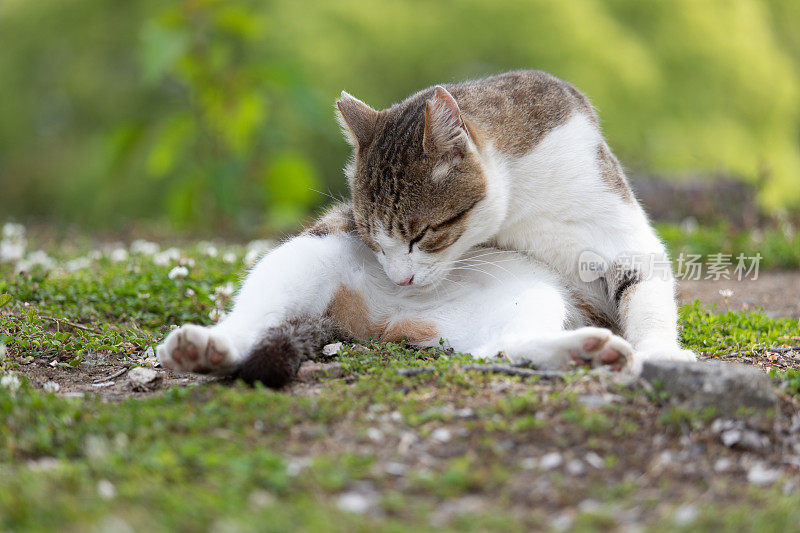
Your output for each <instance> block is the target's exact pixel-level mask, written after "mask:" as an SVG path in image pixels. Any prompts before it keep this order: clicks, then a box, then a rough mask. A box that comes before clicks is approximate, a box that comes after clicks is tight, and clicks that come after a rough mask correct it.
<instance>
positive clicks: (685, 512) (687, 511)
mask: <svg viewBox="0 0 800 533" xmlns="http://www.w3.org/2000/svg"><path fill="white" fill-rule="evenodd" d="M698 514H699V513H698V511H697V507H695V506H694V505H691V504H686V505H681V506H680V507H678V508H677V509H676V510H675V514H674V515H672V521H673V522H675V525H677V526H688V525H689V524H691V523H692V522H694V521H695V520H697V515H698Z"/></svg>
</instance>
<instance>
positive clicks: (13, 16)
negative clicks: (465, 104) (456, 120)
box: [0, 0, 800, 235]
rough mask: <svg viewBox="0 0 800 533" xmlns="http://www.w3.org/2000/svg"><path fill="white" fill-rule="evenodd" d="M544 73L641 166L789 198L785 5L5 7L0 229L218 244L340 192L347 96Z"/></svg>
mask: <svg viewBox="0 0 800 533" xmlns="http://www.w3.org/2000/svg"><path fill="white" fill-rule="evenodd" d="M516 68H538V69H543V70H547V71H549V72H552V73H554V74H556V75H557V76H559V77H562V78H564V79H566V80H568V81H570V82H573V83H574V84H576V85H577V86H578V87H579V88H581V89H582V90H583V91H584V92H585V93H586V94H587V95H588V96H589V97H590V98H591V99H592V101H593V103H594V104H595V106H596V107H597V108H598V111H599V113H600V116H601V120H602V124H603V127H604V129H605V131H606V133H607V135H608V137H609V140H610V143H611V145H612V147H613V148H614V149H615V151H616V152H617V154H618V156H620V158H621V159H622V160H623V162H624V163H625V165H626V166H627V167H628V168H629V169H631V170H632V171H634V172H644V173H657V174H664V175H668V176H671V177H674V178H675V179H680V178H681V176H686V175H698V174H699V175H712V174H725V175H730V176H734V177H736V178H738V179H741V180H746V181H749V182H752V183H755V184H757V186H758V188H759V191H760V192H759V194H760V198H759V201H760V203H761V205H762V206H763V207H764V208H765V209H767V210H781V209H792V208H795V207H797V206H798V204H800V2H798V1H796V0H769V1H767V0H761V1H759V0H674V1H643V0H568V1H565V0H561V1H559V0H547V1H521V0H494V1H492V2H486V1H484V0H463V1H455V0H441V1H431V0H403V1H400V0H386V1H380V2H378V1H375V2H372V1H355V0H339V1H337V2H329V1H323V0H307V1H302V2H298V1H293V0H263V1H248V0H172V1H165V0H126V1H125V2H119V1H115V0H37V1H31V0H5V1H4V2H2V3H0V210H1V211H2V213H3V219H8V218H15V219H17V220H21V221H29V220H43V221H46V222H51V223H54V224H59V225H64V224H75V225H78V226H79V227H85V228H88V229H105V230H111V231H114V230H117V229H121V228H125V227H130V226H131V225H132V224H133V225H138V224H145V225H146V224H151V225H154V226H156V225H157V226H159V227H166V228H177V229H181V228H192V229H193V230H197V231H204V232H212V233H218V234H227V235H231V234H233V235H237V234H238V235H252V234H254V233H258V232H263V231H275V230H282V229H287V228H290V227H292V226H294V225H295V224H297V223H298V222H299V221H300V220H302V219H303V217H304V216H306V215H307V214H308V213H309V212H310V211H311V210H313V209H314V208H315V207H317V206H319V205H320V204H323V203H325V202H326V201H328V199H327V198H326V195H327V194H328V193H331V194H333V195H337V194H341V193H344V180H343V178H342V175H341V168H342V166H343V165H344V163H345V161H346V159H347V157H348V148H347V146H346V144H345V143H344V141H343V140H342V139H341V136H340V133H339V131H338V127H337V125H336V123H335V121H334V119H333V102H334V100H335V99H336V98H337V96H338V94H339V92H340V91H341V90H342V89H346V90H348V91H349V92H351V93H352V94H355V95H356V96H358V97H360V98H362V99H363V100H365V101H367V102H368V103H370V104H371V105H373V106H374V107H378V108H381V107H385V106H388V105H390V104H391V103H392V102H396V101H398V100H401V99H402V98H403V97H405V96H406V95H408V94H410V93H412V92H414V91H415V90H418V89H420V88H423V87H426V86H429V85H431V84H434V83H437V82H447V81H456V80H461V79H466V78H472V77H479V76H484V75H488V74H492V73H497V72H501V71H505V70H510V69H516Z"/></svg>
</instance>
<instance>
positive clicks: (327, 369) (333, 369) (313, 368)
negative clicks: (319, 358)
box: [297, 361, 344, 381]
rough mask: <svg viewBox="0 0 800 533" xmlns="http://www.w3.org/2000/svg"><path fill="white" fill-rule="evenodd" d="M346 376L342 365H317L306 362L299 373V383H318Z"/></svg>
mask: <svg viewBox="0 0 800 533" xmlns="http://www.w3.org/2000/svg"><path fill="white" fill-rule="evenodd" d="M343 375H344V369H343V368H342V365H341V363H317V362H315V361H306V362H305V363H303V366H301V367H300V370H299V371H298V372H297V379H298V380H299V381H317V380H320V379H325V378H340V377H342V376H343Z"/></svg>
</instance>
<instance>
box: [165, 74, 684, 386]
mask: <svg viewBox="0 0 800 533" xmlns="http://www.w3.org/2000/svg"><path fill="white" fill-rule="evenodd" d="M337 107H338V110H339V118H340V122H341V123H342V126H343V129H344V131H345V135H346V137H347V138H348V140H349V142H350V143H351V144H352V145H353V147H354V156H353V160H352V162H351V164H350V165H348V167H347V169H346V174H347V176H348V181H349V185H350V190H351V194H352V202H351V203H349V204H343V205H340V206H337V207H335V208H334V209H332V210H331V211H330V212H329V213H328V214H327V215H325V216H324V217H323V218H322V219H321V220H320V221H319V222H318V224H317V226H315V227H314V228H312V229H311V230H310V231H308V232H307V234H306V235H304V236H301V237H298V238H296V239H294V240H292V241H289V242H288V243H286V244H284V245H283V246H282V247H281V248H279V249H278V250H277V251H276V252H274V253H273V254H270V255H269V256H267V257H266V258H265V259H264V260H263V261H262V262H261V263H260V264H259V265H258V266H257V267H256V268H255V270H254V271H253V272H252V273H251V274H250V276H249V277H248V279H247V280H246V281H245V284H244V286H243V287H242V290H241V291H240V293H239V295H238V297H237V300H236V303H235V305H234V309H233V312H232V313H231V315H230V316H229V317H228V318H227V319H226V320H225V321H223V322H222V323H221V324H219V325H217V326H214V327H213V328H210V329H202V328H198V327H196V326H184V327H183V328H180V329H179V330H176V331H175V332H173V333H172V334H171V335H170V337H168V338H167V340H166V342H165V343H164V344H163V345H162V346H161V347H159V357H160V358H161V360H162V362H163V363H164V364H165V366H171V367H173V368H179V369H184V370H203V371H211V370H214V371H216V372H218V373H225V372H232V371H235V370H238V369H240V368H242V367H243V366H244V368H245V369H249V370H246V371H245V370H243V371H244V372H245V374H246V375H252V376H255V377H256V378H258V379H261V377H263V376H265V375H266V374H269V373H270V372H273V373H275V374H276V375H278V374H280V372H281V369H276V368H275V364H277V363H274V361H276V360H278V359H279V358H278V359H276V358H274V357H272V358H269V357H265V356H263V354H264V353H266V352H269V351H270V350H272V351H273V352H274V351H275V350H274V349H273V348H274V347H275V345H276V343H275V342H273V341H269V342H261V343H259V339H260V338H262V337H263V338H265V339H269V338H272V339H277V338H282V339H287V338H289V337H290V336H291V334H292V333H293V332H296V330H299V329H302V328H305V330H304V331H305V333H306V334H307V336H308V338H313V340H314V341H315V342H317V341H320V338H318V337H319V336H318V335H317V336H315V335H316V334H315V335H312V334H311V333H310V332H309V331H310V330H308V327H307V326H308V325H307V324H306V323H301V322H298V321H297V320H294V321H292V320H293V319H294V318H296V317H299V316H301V315H304V316H311V317H321V316H323V315H326V314H327V315H330V316H333V317H334V320H333V324H335V325H336V326H337V327H340V328H343V329H344V330H345V331H346V332H347V333H349V334H350V335H352V336H354V337H356V338H364V337H365V334H366V333H369V335H367V336H376V337H383V338H394V337H393V335H392V334H391V333H392V332H393V331H394V329H393V326H394V325H396V324H401V325H402V327H399V328H398V331H400V330H402V333H404V334H405V336H407V337H408V338H409V339H411V340H412V341H417V343H418V344H422V345H425V343H426V342H428V343H430V342H435V341H434V340H431V339H434V338H435V337H437V336H441V337H443V338H444V339H445V340H446V341H448V342H450V344H451V345H452V346H453V347H454V348H456V349H458V350H461V351H468V352H471V353H474V354H476V355H479V356H486V355H492V353H491V352H493V351H505V352H506V353H507V355H509V356H510V357H511V358H527V359H532V360H534V361H535V362H539V363H542V364H548V365H552V364H556V363H557V364H558V365H561V364H563V363H564V362H566V361H568V360H569V359H568V358H567V357H565V356H564V354H565V353H566V354H567V356H569V354H570V352H571V353H572V355H573V356H577V357H578V358H579V359H580V358H581V357H582V356H586V357H588V358H589V359H592V360H593V361H595V362H596V363H600V362H608V363H610V364H612V365H617V366H619V365H620V364H621V363H622V362H627V363H630V364H631V366H632V368H633V369H634V371H637V370H639V369H640V368H641V364H642V362H643V361H644V360H647V359H654V358H660V359H678V360H693V359H694V358H695V356H694V354H693V353H692V352H691V351H688V350H683V349H681V348H680V347H679V345H678V342H677V311H676V306H675V302H674V280H673V278H672V275H671V272H670V270H669V269H668V268H666V269H664V268H660V269H657V268H656V267H658V266H663V265H664V264H668V259H667V256H666V253H665V251H664V247H663V245H662V244H661V242H660V241H659V239H658V238H657V236H656V235H655V232H654V231H653V229H652V228H651V226H650V224H649V222H648V220H647V217H646V215H645V214H644V212H643V211H642V209H641V207H640V206H639V204H638V203H637V201H636V199H635V198H634V196H633V194H632V193H631V191H630V188H629V187H628V184H627V182H626V180H625V176H624V173H623V171H622V168H621V167H620V165H619V163H618V161H617V159H616V158H615V157H614V156H613V155H612V153H611V151H610V150H609V148H608V146H607V144H606V143H605V141H604V139H603V137H602V134H601V131H600V127H599V124H598V119H597V116H596V114H595V112H594V110H593V108H592V107H591V104H590V103H589V102H588V100H587V99H586V98H585V97H584V96H583V95H582V94H581V93H580V92H579V91H578V90H577V89H575V88H574V87H573V86H572V85H570V84H568V83H566V82H564V81H561V80H559V79H557V78H555V77H553V76H550V75H549V74H546V73H543V72H538V71H520V72H510V73H506V74H501V75H498V76H493V77H490V78H486V79H482V80H477V81H470V82H465V83H460V84H453V85H445V86H436V87H434V88H430V89H426V90H424V91H421V92H419V93H417V94H415V95H412V96H411V97H409V98H408V99H406V100H405V101H403V102H401V103H400V104H397V105H394V106H392V107H391V108H389V109H386V110H383V111H376V110H374V109H372V108H371V107H369V106H368V105H366V104H365V103H363V102H361V101H359V100H357V99H356V98H354V97H352V96H350V95H348V94H347V93H342V98H341V99H340V100H339V101H338V102H337ZM356 234H357V235H356ZM364 244H365V245H366V246H368V247H369V249H371V251H372V252H371V253H368V254H366V255H365V254H364V250H363V245H364ZM482 245H483V246H489V247H490V249H488V251H487V250H486V249H484V248H476V247H478V246H482ZM359 247H362V248H359ZM356 249H360V250H361V251H359V252H357V250H356ZM501 250H508V251H510V252H517V253H523V254H526V255H527V256H529V257H531V258H533V259H536V260H538V261H539V262H541V263H543V264H544V265H547V266H548V267H549V268H548V269H544V270H543V267H541V266H536V265H535V263H532V262H530V261H529V260H528V259H524V258H522V257H520V256H519V255H518V254H514V253H511V254H510V255H504V254H502V253H499V252H500V251H501ZM587 252H591V255H592V257H595V258H600V261H599V264H601V265H603V270H602V271H600V272H597V275H596V276H594V278H593V279H588V280H587V278H586V277H583V278H582V275H581V274H582V272H581V268H580V260H581V256H582V254H586V253H587ZM481 253H491V254H492V255H490V256H484V257H481V258H478V257H477V256H476V255H475V254H481ZM470 257H472V258H473V259H472V260H478V259H480V260H481V261H488V262H490V263H494V264H493V265H489V264H484V263H479V264H480V267H478V266H476V265H475V264H471V263H469V261H470V260H471V259H470ZM501 257H502V258H503V260H505V261H507V263H508V264H505V263H504V264H503V265H500V264H499V261H501V259H499V258H501ZM462 261H467V262H462ZM362 262H363V263H362ZM374 264H380V266H381V267H382V270H383V272H385V274H381V273H380V272H378V273H376V271H375V269H374V268H373V265H374ZM511 264H513V265H524V267H523V268H521V269H518V270H520V271H518V272H515V273H514V275H508V274H504V273H503V271H502V270H501V269H499V267H500V266H502V267H503V268H510V266H509V265H511ZM362 265H363V266H362ZM456 267H458V268H456ZM476 268H481V269H487V270H488V271H491V272H492V275H494V276H496V277H497V278H498V279H497V280H496V283H489V282H488V281H487V280H486V279H484V278H483V277H482V276H485V274H481V273H478V272H476V271H475V269H476ZM515 268H516V267H515ZM342 269H344V270H342ZM454 269H455V270H454ZM548 270H549V271H550V273H548ZM553 272H555V273H557V274H553ZM554 275H557V276H558V278H557V279H558V281H555V279H556V278H553V276H554ZM348 276H349V277H348ZM353 276H355V277H353ZM359 276H363V279H362V278H360V277H359ZM387 277H388V279H389V280H391V281H392V282H394V285H391V284H388V283H386V282H387V281H388V280H386V278H387ZM454 277H458V278H459V279H458V280H456V279H454ZM517 278H519V279H524V280H526V283H527V284H529V285H530V287H532V289H531V291H532V292H528V291H524V290H523V287H525V286H526V283H523V284H521V285H515V283H516V281H514V280H515V279H517ZM342 280H344V281H342ZM359 280H360V281H359ZM584 280H587V281H584ZM453 283H459V284H460V285H459V290H455V289H453V288H451V289H449V290H445V288H446V287H447V286H449V285H452V284H453ZM542 284H544V285H542ZM512 285H513V286H514V287H516V288H515V291H514V292H511V293H510V292H508V291H507V290H506V289H505V288H504V287H510V286H512ZM541 286H546V287H547V291H545V293H539V292H537V290H540V289H533V287H541ZM437 291H438V294H439V297H442V296H441V295H442V294H443V293H444V292H446V293H447V294H448V295H450V297H451V298H452V300H450V301H449V305H443V304H441V303H440V302H441V301H444V300H439V299H438V298H439V297H437ZM548 291H549V292H548ZM547 294H551V295H552V294H555V295H557V297H553V298H551V297H549V296H547ZM528 297H530V298H532V299H531V300H525V298H528ZM537 298H540V299H541V301H540V303H538V304H536V303H535V300H536V299H537ZM484 300H485V303H483V304H481V305H480V306H479V307H473V306H474V305H476V304H477V303H478V302H482V301H484ZM342 302H345V304H343V305H341V306H340V305H339V304H340V303H342ZM458 302H468V303H465V304H464V305H460V304H459V303H458ZM501 302H505V303H504V304H502V303H501ZM523 302H525V303H523ZM503 305H508V306H511V307H510V309H514V308H515V306H516V307H519V308H520V309H523V308H524V309H527V307H526V305H528V306H533V307H537V305H538V308H537V309H531V310H530V311H529V312H527V311H526V312H523V311H519V315H518V316H519V320H517V318H515V317H516V316H517V315H515V314H514V313H510V312H509V311H506V312H501V311H500V310H499V309H500V308H502V307H503ZM452 306H455V307H456V308H459V309H463V313H461V314H459V313H458V312H452V313H451V312H450V311H449V309H451V307H452ZM496 308H497V309H498V310H497V311H496V310H495V309H496ZM341 309H345V311H342V310H341ZM573 310H574V311H575V312H577V314H578V315H579V317H578V318H575V317H574V316H573V314H574V313H573V312H572V311H573ZM509 313H510V314H509ZM336 316H339V318H338V319H337V318H336ZM343 317H345V318H347V319H346V320H345V319H344V318H343ZM549 318H554V319H555V320H550V319H549ZM351 319H353V320H354V321H355V322H356V323H358V327H355V325H354V323H353V322H352V321H351ZM456 319H457V320H456ZM456 322H459V324H456ZM320 323H321V322H320ZM483 323H487V324H488V325H489V327H488V328H483V327H481V324H483ZM415 324H416V325H423V324H424V326H422V327H421V330H424V331H425V332H426V333H431V335H423V336H419V335H416V332H414V331H411V330H413V329H414V327H415V326H414V325H415ZM580 324H592V325H595V326H602V327H603V328H607V329H602V330H587V335H589V337H588V338H585V337H581V336H580V335H577V336H575V335H572V334H569V333H565V332H563V330H564V329H569V328H572V327H576V326H578V325H580ZM282 325H283V326H282ZM506 325H508V327H507V328H506ZM409 326H414V327H409ZM270 328H271V329H270ZM276 328H277V329H276ZM281 328H282V329H281ZM451 328H452V329H451ZM267 329H269V330H270V331H271V333H270V334H269V335H266V333H265V331H266V330H267ZM312 329H313V328H312ZM318 329H319V328H317V329H315V330H314V331H317V330H318ZM290 330H291V331H290ZM355 330H357V331H355ZM608 330H613V331H614V332H615V333H619V334H621V335H622V336H623V337H625V339H627V341H629V342H630V344H631V345H632V346H633V349H634V352H633V354H632V355H631V353H630V345H628V344H627V343H625V341H622V339H620V338H619V337H617V336H612V334H611V333H610V332H609V331H608ZM434 331H435V334H433V332H434ZM589 331H592V333H589ZM471 332H483V333H480V334H478V335H477V337H476V336H474V335H471ZM462 333H463V334H464V335H468V336H470V339H469V340H468V341H467V340H463V339H462V336H461V335H462ZM265 335H266V336H265ZM481 335H484V336H483V337H481ZM571 335H572V336H575V338H576V339H579V342H577V343H576V342H572V344H570V342H567V341H565V342H566V346H567V348H565V349H561V350H560V351H559V350H558V349H555V348H554V347H553V346H551V345H550V344H548V341H547V340H546V339H547V338H549V336H554V338H556V339H559V342H560V340H561V339H568V338H572V336H571ZM421 337H426V339H427V340H425V339H422V338H421ZM478 337H480V338H478ZM512 338H513V339H515V340H511V339H512ZM209 339H210V341H209ZM436 340H438V338H437V339H436ZM281 342H283V343H284V344H285V342H286V341H285V340H284V341H281ZM537 343H539V344H540V345H541V346H542V348H541V349H540V350H536V349H534V348H533V346H534V345H536V344H537ZM609 343H610V344H609ZM607 345H608V346H607ZM519 346H524V347H525V348H524V351H527V352H528V353H529V355H528V356H526V355H525V354H524V353H522V351H520V349H519V348H518V347H519ZM484 347H488V348H484ZM259 353H261V354H262V355H261V356H260V355H258V354H259ZM270 353H272V352H270ZM546 354H551V355H552V357H553V358H554V359H552V360H551V359H550V358H549V357H550V356H547V355H546ZM559 354H560V355H559ZM601 354H602V356H601ZM294 359H297V358H294ZM294 359H293V361H294ZM266 360H270V361H273V363H269V364H266V363H265V364H266V366H264V365H265V364H261V363H258V361H262V362H263V361H266ZM196 361H206V362H207V363H209V364H206V363H204V365H205V366H198V364H197V363H196ZM214 361H218V362H217V363H216V364H213V365H211V364H210V363H213V362H214ZM259 364H261V366H260V367H259ZM297 364H299V362H297ZM290 366H291V368H294V366H295V363H294V362H293V363H292V364H291V365H290ZM259 376H261V377H259ZM265 379H267V378H265Z"/></svg>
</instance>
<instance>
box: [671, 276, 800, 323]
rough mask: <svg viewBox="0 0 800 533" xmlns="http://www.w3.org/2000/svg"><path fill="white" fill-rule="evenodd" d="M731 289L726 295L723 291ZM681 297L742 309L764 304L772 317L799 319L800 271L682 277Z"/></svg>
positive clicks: (732, 309) (687, 301) (680, 285)
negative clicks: (751, 276) (754, 276)
mask: <svg viewBox="0 0 800 533" xmlns="http://www.w3.org/2000/svg"><path fill="white" fill-rule="evenodd" d="M726 290H732V291H733V294H732V295H731V296H729V297H728V298H727V304H726V301H725V300H726V297H725V296H723V295H722V294H720V291H726ZM678 299H679V300H680V302H681V303H689V302H693V301H694V300H695V299H699V300H700V302H701V303H702V304H703V305H707V306H710V305H713V304H716V305H717V309H718V310H721V311H724V310H725V309H726V305H727V308H729V309H730V310H731V311H742V310H747V309H750V310H752V309H754V308H756V307H763V308H764V312H765V313H766V314H767V315H768V316H770V317H772V318H779V317H788V318H799V319H800V272H770V273H761V274H760V275H759V276H758V279H756V280H750V279H745V280H742V281H738V280H736V279H732V280H726V279H722V280H719V281H712V280H700V281H682V282H680V283H679V286H678Z"/></svg>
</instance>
